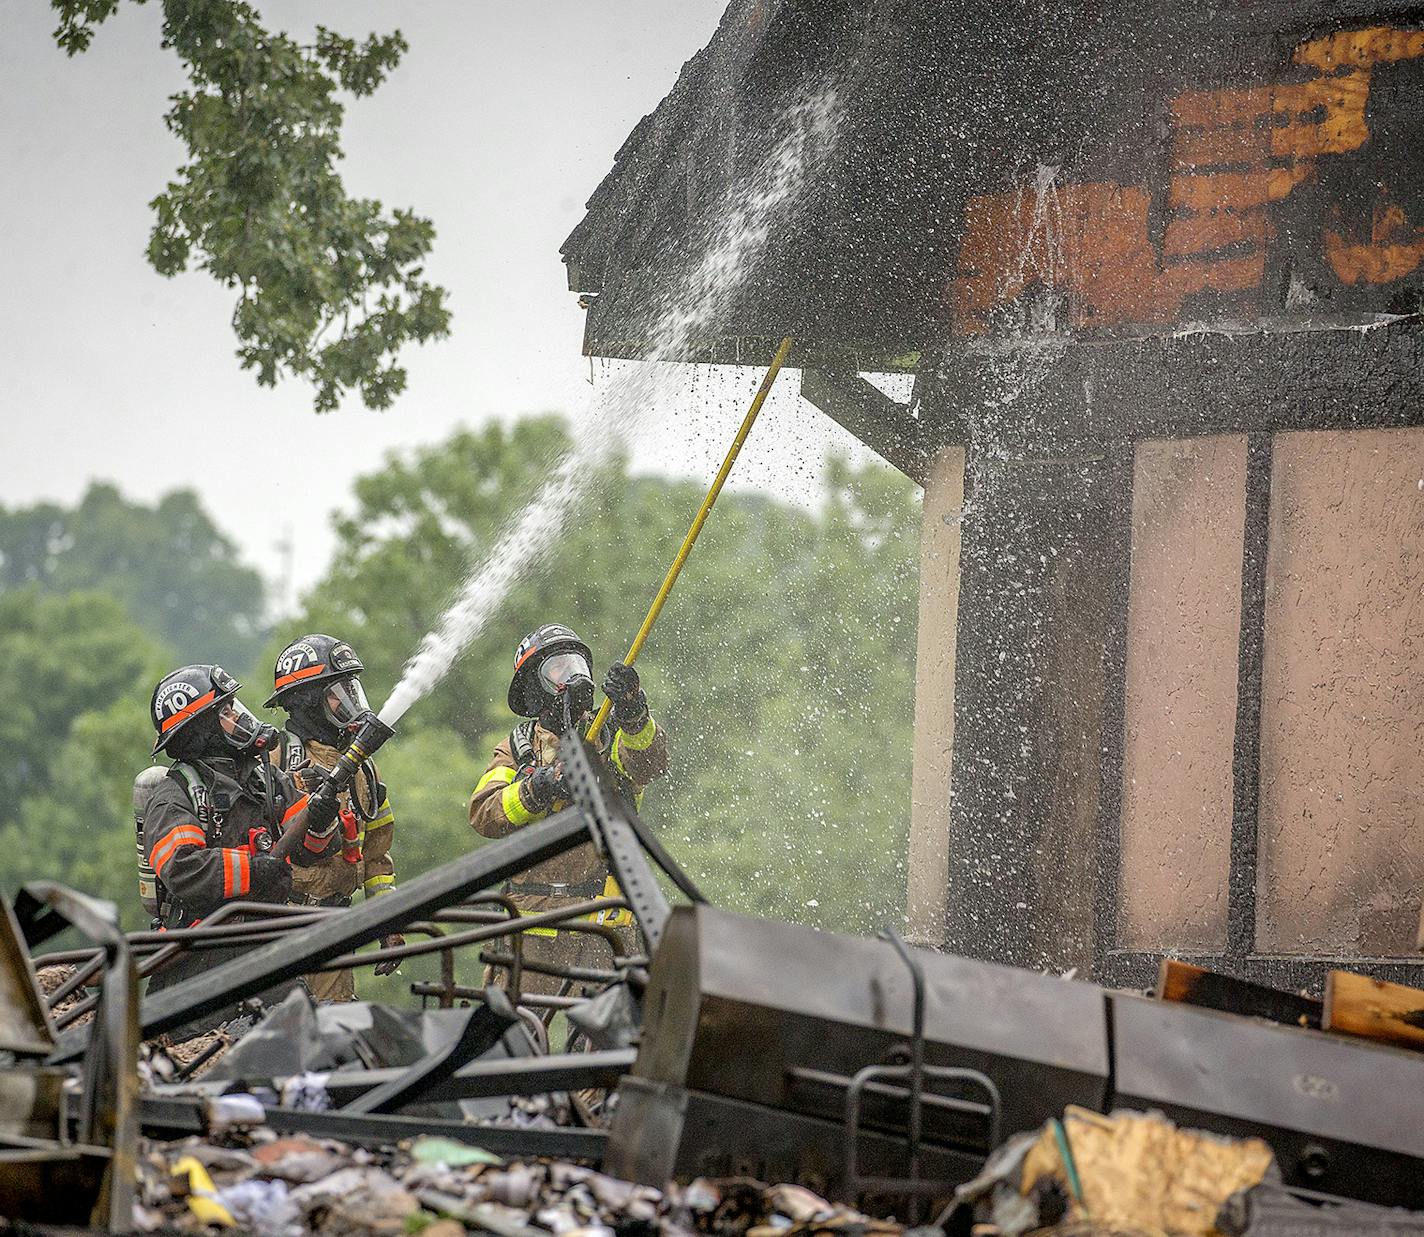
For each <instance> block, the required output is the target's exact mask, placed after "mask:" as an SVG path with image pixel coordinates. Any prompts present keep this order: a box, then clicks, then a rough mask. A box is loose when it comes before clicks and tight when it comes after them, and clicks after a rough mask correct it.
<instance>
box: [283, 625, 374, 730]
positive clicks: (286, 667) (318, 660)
mask: <svg viewBox="0 0 1424 1237" xmlns="http://www.w3.org/2000/svg"><path fill="white" fill-rule="evenodd" d="M365 669H366V667H365V666H364V665H362V664H361V659H360V658H359V657H357V656H356V651H355V650H354V649H353V648H352V647H351V646H350V645H349V644H347V643H346V641H344V640H337V639H336V638H335V637H333V636H324V635H321V634H320V633H319V632H316V633H313V634H311V635H309V636H302V637H301V638H300V639H298V640H293V641H292V643H291V644H289V645H287V647H286V648H284V649H283V650H282V651H281V652H280V653H279V654H278V655H277V663H276V665H275V666H273V668H272V689H273V690H272V694H271V695H270V696H269V697H268V698H267V701H266V707H267V708H269V709H270V708H272V707H273V706H274V705H278V706H280V707H281V708H284V709H286V710H287V712H288V713H291V714H294V715H296V714H302V713H308V714H310V715H311V718H310V720H311V721H313V722H315V723H316V724H318V725H319V726H320V727H321V728H322V729H325V727H326V726H327V725H329V726H331V727H333V728H334V731H335V732H336V733H337V734H340V733H343V732H346V731H350V730H353V729H355V728H356V727H357V726H359V725H360V724H361V722H362V721H363V720H364V719H365V717H366V715H367V714H368V713H369V712H370V711H371V706H370V705H369V704H368V703H367V701H366V693H365V690H364V689H363V688H362V686H361V680H360V679H359V678H358V677H357V676H358V675H360V674H361V673H362V671H364V670H365Z"/></svg>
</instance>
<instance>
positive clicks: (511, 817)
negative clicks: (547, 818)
mask: <svg viewBox="0 0 1424 1237" xmlns="http://www.w3.org/2000/svg"><path fill="white" fill-rule="evenodd" d="M499 804H500V807H502V808H503V809H504V818H505V819H506V820H507V821H509V823H510V824H511V825H527V824H528V823H529V822H530V821H531V820H537V819H538V817H537V816H536V815H535V814H534V813H533V812H531V811H530V810H529V809H528V808H527V807H525V806H524V800H522V799H521V798H520V797H519V783H518V782H510V784H509V785H508V786H506V787H505V788H504V793H503V794H502V795H501V796H500V800H499Z"/></svg>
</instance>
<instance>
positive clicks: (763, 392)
mask: <svg viewBox="0 0 1424 1237" xmlns="http://www.w3.org/2000/svg"><path fill="white" fill-rule="evenodd" d="M790 351H791V337H790V336H789V335H788V336H787V337H786V338H785V339H783V340H782V341H781V346H780V347H779V348H777V350H776V355H775V356H773V357H772V358H771V365H770V366H769V367H768V368H767V371H766V376H765V377H764V378H763V379H762V380H761V386H759V387H758V388H757V393H756V396H755V397H754V398H753V399H752V406H751V407H750V408H748V409H747V415H746V416H745V417H743V418H742V423H741V425H740V426H739V427H738V429H737V434H736V437H735V438H733V439H732V445H731V446H730V447H729V448H728V449H727V458H726V459H724V460H723V461H722V467H721V468H719V469H718V470H717V476H716V477H715V478H714V479H713V481H712V486H711V488H710V489H709V490H708V491H707V497H706V498H704V499H703V500H702V506H700V507H699V508H698V509H697V514H696V516H694V517H693V520H692V527H691V528H689V529H688V530H687V536H686V537H684V538H683V539H682V546H681V547H680V548H679V549H678V552H677V555H676V557H675V558H674V559H673V560H672V566H671V567H669V568H668V573H667V575H666V576H664V577H663V583H662V587H661V588H659V589H658V594H657V596H656V597H654V598H653V604H652V605H651V606H649V607H648V615H647V617H646V618H645V619H644V620H643V625H642V626H641V627H639V628H638V634H637V635H636V636H634V637H633V644H632V646H631V647H630V648H629V649H628V656H626V657H625V658H624V659H623V662H624V664H625V665H629V666H631V665H632V664H633V663H634V662H635V661H637V660H638V654H639V653H641V652H642V651H643V645H644V644H646V643H647V639H648V633H649V632H651V631H652V630H653V624H654V623H656V622H657V621H658V615H660V614H661V613H662V612H663V606H664V605H665V604H666V603H667V599H668V594H669V593H671V592H672V586H673V585H674V584H676V583H677V578H678V576H680V575H681V574H682V569H683V566H684V565H685V564H686V563H687V556H688V555H689V554H691V553H692V547H693V545H695V544H696V542H697V535H698V534H699V533H700V532H701V531H702V526H703V525H704V524H706V523H707V517H708V516H709V515H711V514H712V504H713V503H715V502H716V501H717V495H719V494H720V493H721V492H722V486H723V485H725V484H726V481H727V477H728V475H729V474H730V473H731V471H732V465H733V464H735V463H736V462H737V456H738V455H740V454H741V452H742V444H743V443H744V442H746V440H747V435H748V434H750V433H751V431H752V426H753V425H754V424H755V423H756V419H757V414H758V413H759V412H761V406H762V405H763V404H764V403H766V397H767V396H768V395H770V394H771V387H772V384H773V383H774V382H775V381H776V375H777V374H779V373H780V372H781V367H782V365H783V364H784V363H785V361H786V357H787V354H788V353H790ZM612 707H613V702H612V701H611V700H609V699H608V698H607V697H606V696H605V697H604V700H603V704H602V705H600V706H599V709H598V716H597V717H595V718H594V719H593V724H592V725H591V726H589V728H588V741H589V742H590V743H594V742H596V741H597V740H598V735H599V732H600V731H601V730H602V729H603V723H604V722H606V721H607V720H608V713H609V710H610V709H612Z"/></svg>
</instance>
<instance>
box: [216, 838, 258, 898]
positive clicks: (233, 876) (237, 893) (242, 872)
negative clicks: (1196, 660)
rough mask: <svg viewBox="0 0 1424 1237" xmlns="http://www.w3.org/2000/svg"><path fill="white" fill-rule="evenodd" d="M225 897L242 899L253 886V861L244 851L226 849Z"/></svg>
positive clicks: (224, 871) (224, 856) (224, 852)
mask: <svg viewBox="0 0 1424 1237" xmlns="http://www.w3.org/2000/svg"><path fill="white" fill-rule="evenodd" d="M222 857H223V897H225V898H240V897H242V895H243V894H245V893H246V892H247V890H248V888H249V887H250V886H251V884H252V867H251V864H252V860H251V859H250V858H249V857H248V855H247V852H246V851H244V850H237V849H235V848H233V849H224V850H223V852H222Z"/></svg>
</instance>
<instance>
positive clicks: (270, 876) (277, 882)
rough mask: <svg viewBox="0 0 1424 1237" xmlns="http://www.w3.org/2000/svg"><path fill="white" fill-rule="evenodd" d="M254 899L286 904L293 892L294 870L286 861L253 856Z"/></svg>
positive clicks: (252, 886) (252, 887)
mask: <svg viewBox="0 0 1424 1237" xmlns="http://www.w3.org/2000/svg"><path fill="white" fill-rule="evenodd" d="M250 891H251V894H252V898H253V900H254V901H257V902H286V900H287V899H288V897H290V896H291V892H292V869H291V868H290V867H289V866H288V864H287V861H286V860H285V859H277V858H275V857H273V856H272V855H253V856H252V885H251V888H250Z"/></svg>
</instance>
